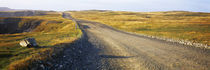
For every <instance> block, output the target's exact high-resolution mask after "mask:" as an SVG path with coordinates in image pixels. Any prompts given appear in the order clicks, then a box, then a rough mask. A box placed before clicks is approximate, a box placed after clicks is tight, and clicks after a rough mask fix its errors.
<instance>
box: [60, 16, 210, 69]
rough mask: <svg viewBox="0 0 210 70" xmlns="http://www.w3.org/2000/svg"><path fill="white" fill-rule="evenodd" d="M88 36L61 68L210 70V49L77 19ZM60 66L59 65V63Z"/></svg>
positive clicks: (68, 52) (67, 54)
mask: <svg viewBox="0 0 210 70" xmlns="http://www.w3.org/2000/svg"><path fill="white" fill-rule="evenodd" d="M63 17H64V18H68V19H71V20H74V21H75V22H77V23H78V25H79V27H80V28H81V29H82V31H83V33H84V36H83V37H82V38H81V39H80V40H78V41H77V42H76V43H74V44H73V45H71V46H72V47H73V49H72V48H67V49H66V50H65V51H64V57H62V58H61V60H59V62H63V63H66V64H63V63H62V66H60V67H61V68H60V70H210V50H208V49H201V48H195V47H190V46H185V45H181V44H177V43H170V42H166V41H162V40H157V39H152V38H148V37H144V36H139V35H135V34H130V33H127V32H123V31H119V30H116V29H113V28H112V27H109V26H107V25H104V24H101V23H97V22H91V21H86V20H78V19H73V18H72V17H71V16H70V15H69V14H67V13H64V15H63ZM58 66H59V65H58Z"/></svg>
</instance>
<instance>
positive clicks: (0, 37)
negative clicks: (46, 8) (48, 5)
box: [0, 12, 82, 70]
mask: <svg viewBox="0 0 210 70" xmlns="http://www.w3.org/2000/svg"><path fill="white" fill-rule="evenodd" d="M74 25H75V24H74V23H73V22H72V21H71V20H68V19H64V18H62V14H60V13H57V12H47V13H46V15H42V16H24V17H23V16H22V17H1V18H0V27H1V28H0V31H1V34H0V69H7V68H9V69H10V70H15V69H19V70H22V69H25V67H29V66H32V65H33V63H34V62H37V61H40V60H47V59H48V58H49V56H51V55H52V54H61V53H60V52H61V51H62V50H63V48H64V45H65V44H68V43H71V42H72V41H74V40H76V39H77V38H79V37H80V36H81V34H82V33H81V31H80V30H79V29H75V28H74ZM27 37H33V38H35V39H36V40H37V43H38V45H39V46H40V48H26V47H21V46H20V45H19V42H20V41H21V40H23V39H25V38H27ZM64 43H65V44H64ZM55 48H56V49H55ZM39 53H41V54H39ZM54 56H55V55H54Z"/></svg>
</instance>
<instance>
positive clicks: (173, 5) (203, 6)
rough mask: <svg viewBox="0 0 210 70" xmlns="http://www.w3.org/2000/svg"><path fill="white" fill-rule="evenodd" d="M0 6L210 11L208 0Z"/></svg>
mask: <svg viewBox="0 0 210 70" xmlns="http://www.w3.org/2000/svg"><path fill="white" fill-rule="evenodd" d="M0 7H9V8H14V9H34V10H56V11H65V10H90V9H97V10H115V11H143V12H147V11H174V10H182V11H197V12H210V0H0Z"/></svg>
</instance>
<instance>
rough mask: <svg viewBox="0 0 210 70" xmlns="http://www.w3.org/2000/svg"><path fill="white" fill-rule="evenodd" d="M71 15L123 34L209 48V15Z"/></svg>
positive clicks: (139, 13) (172, 12)
mask: <svg viewBox="0 0 210 70" xmlns="http://www.w3.org/2000/svg"><path fill="white" fill-rule="evenodd" d="M71 14H72V16H73V17H74V18H79V19H85V20H90V21H96V22H100V23H103V24H107V25H110V26H112V27H114V28H116V29H120V30H123V31H128V32H133V33H138V34H144V35H149V36H157V37H162V38H169V39H174V40H180V41H182V40H185V41H190V42H191V43H202V44H207V45H208V46H209V45H210V32H209V31H210V13H201V12H187V11H168V12H122V11H104V12H100V11H77V12H76V11H74V12H71ZM185 43H188V42H185ZM191 43H189V45H192V44H191Z"/></svg>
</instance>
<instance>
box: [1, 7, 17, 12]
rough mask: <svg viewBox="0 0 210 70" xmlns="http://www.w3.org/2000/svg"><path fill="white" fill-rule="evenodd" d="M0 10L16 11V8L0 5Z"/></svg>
mask: <svg viewBox="0 0 210 70" xmlns="http://www.w3.org/2000/svg"><path fill="white" fill-rule="evenodd" d="M0 11H16V10H15V9H11V8H8V7H0Z"/></svg>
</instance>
